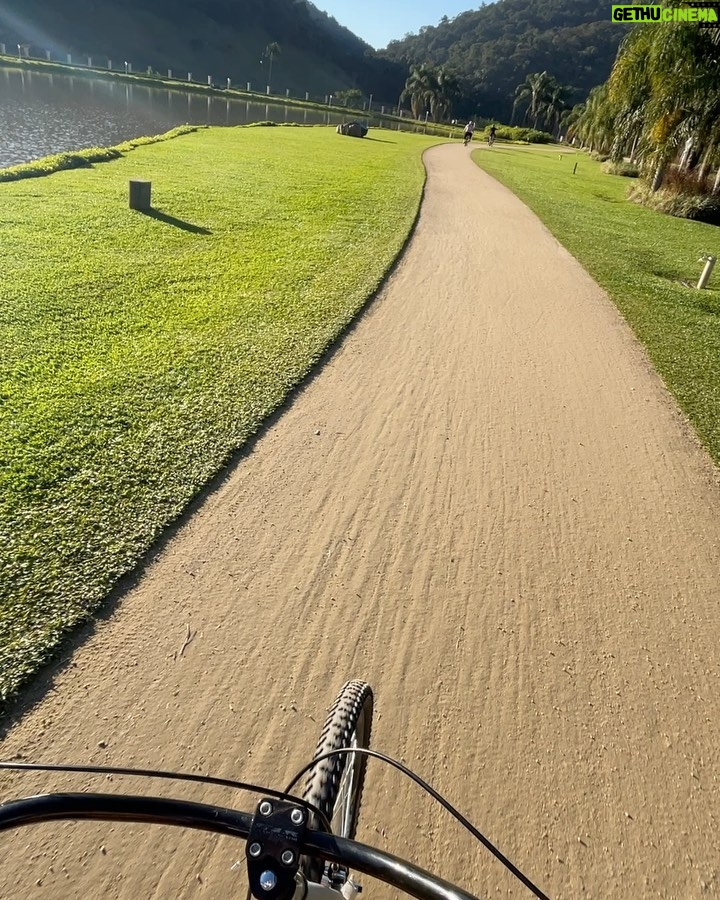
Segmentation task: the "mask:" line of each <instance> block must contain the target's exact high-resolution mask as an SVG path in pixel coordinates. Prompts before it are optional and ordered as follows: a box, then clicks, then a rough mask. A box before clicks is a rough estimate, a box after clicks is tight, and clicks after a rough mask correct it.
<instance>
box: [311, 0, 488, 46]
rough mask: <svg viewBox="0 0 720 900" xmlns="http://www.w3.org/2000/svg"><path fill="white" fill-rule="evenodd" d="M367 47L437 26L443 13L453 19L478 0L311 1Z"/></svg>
mask: <svg viewBox="0 0 720 900" xmlns="http://www.w3.org/2000/svg"><path fill="white" fill-rule="evenodd" d="M313 3H314V4H315V6H317V8H318V9H322V10H324V11H325V12H326V13H328V15H330V16H333V17H334V18H335V19H337V21H338V22H339V23H340V24H341V25H344V26H345V27H346V28H349V29H350V31H352V32H353V33H354V34H356V35H357V36H358V37H359V38H362V39H363V40H364V41H367V43H368V44H370V46H372V47H375V48H376V49H377V48H380V47H387V45H388V44H389V43H390V41H393V40H399V39H400V38H402V37H404V36H405V35H406V34H407V33H408V32H417V31H419V29H420V28H422V26H423V25H437V23H438V22H439V21H440V19H442V17H443V16H447V17H448V18H449V19H452V18H453V17H454V16H456V15H457V14H458V13H461V12H466V10H468V9H478V8H479V7H480V6H481V5H482V3H481V2H480V0H363V2H358V0H313Z"/></svg>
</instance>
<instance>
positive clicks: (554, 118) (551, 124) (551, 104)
mask: <svg viewBox="0 0 720 900" xmlns="http://www.w3.org/2000/svg"><path fill="white" fill-rule="evenodd" d="M550 79H551V80H550V81H549V83H548V85H547V98H546V100H545V110H546V112H545V125H546V126H547V127H548V128H550V129H551V130H552V131H554V132H555V133H556V135H557V133H559V131H560V120H561V118H562V115H563V113H564V112H566V110H567V109H568V103H567V98H568V94H569V93H570V89H569V88H566V87H564V86H563V85H562V84H560V83H559V82H558V81H557V80H556V79H555V78H553V76H552V75H551V76H550Z"/></svg>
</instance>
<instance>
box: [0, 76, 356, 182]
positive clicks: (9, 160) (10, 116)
mask: <svg viewBox="0 0 720 900" xmlns="http://www.w3.org/2000/svg"><path fill="white" fill-rule="evenodd" d="M266 120H272V121H274V122H296V123H300V124H306V125H319V124H328V125H334V124H336V123H338V122H340V121H342V120H343V117H342V115H341V114H339V113H331V112H327V113H324V112H319V111H316V110H306V109H294V108H293V107H288V106H285V105H284V104H269V103H268V104H266V103H250V102H249V101H247V102H246V101H244V100H226V99H225V98H224V97H222V96H217V95H215V96H203V95H202V94H198V93H189V92H186V91H182V90H166V89H164V88H152V87H144V86H141V85H133V84H129V83H123V82H114V81H107V80H105V79H102V78H97V79H93V78H77V77H71V76H67V75H48V74H41V73H37V72H29V71H27V70H26V69H5V68H0V168H4V167H5V166H12V165H16V164H17V163H22V162H29V161H30V160H33V159H39V158H40V157H42V156H48V155H49V154H50V153H59V152H60V151H62V150H79V149H81V148H83V147H110V146H113V145H114V144H119V143H121V142H122V141H125V140H128V139H130V138H134V137H140V136H141V135H152V134H160V133H162V132H163V131H167V130H168V129H170V128H174V127H175V126H176V125H184V124H186V123H188V124H191V125H246V124H248V123H250V122H262V121H266ZM371 124H372V123H371Z"/></svg>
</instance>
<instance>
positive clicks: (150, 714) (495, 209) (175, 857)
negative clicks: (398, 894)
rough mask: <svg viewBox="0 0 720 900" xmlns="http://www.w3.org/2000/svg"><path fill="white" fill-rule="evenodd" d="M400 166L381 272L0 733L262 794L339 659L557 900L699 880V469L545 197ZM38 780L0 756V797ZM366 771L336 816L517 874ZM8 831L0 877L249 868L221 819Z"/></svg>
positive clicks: (709, 672) (159, 874) (123, 877)
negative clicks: (403, 179) (542, 202)
mask: <svg viewBox="0 0 720 900" xmlns="http://www.w3.org/2000/svg"><path fill="white" fill-rule="evenodd" d="M425 159H426V164H427V167H428V173H429V176H428V184H427V191H426V197H425V200H424V203H423V207H422V213H421V217H420V220H419V224H418V228H417V231H416V233H415V235H414V237H413V239H412V242H411V244H410V245H409V247H408V249H407V252H406V254H405V256H404V258H403V260H402V262H401V263H400V265H399V266H398V268H397V269H396V271H395V273H394V274H393V276H392V277H391V278H390V279H389V281H388V283H387V285H386V287H385V288H384V290H383V291H382V293H381V295H380V296H379V297H378V298H377V300H376V301H375V302H374V303H373V304H372V306H371V308H370V309H369V311H368V312H367V313H366V314H365V315H364V316H363V317H362V318H361V320H360V321H359V323H358V324H357V326H356V327H355V328H354V329H353V330H352V332H351V333H350V334H349V335H348V336H347V338H346V339H345V341H344V342H343V345H342V346H341V347H340V349H339V350H338V351H337V352H336V353H335V354H334V355H333V356H332V359H331V360H330V361H329V362H328V363H327V364H326V365H325V366H324V367H323V369H322V371H321V372H320V373H319V374H318V375H317V377H315V378H314V379H313V380H312V381H310V382H309V384H308V385H307V386H306V387H305V388H304V389H303V390H302V392H301V393H300V394H299V395H298V396H296V397H295V399H294V401H293V402H292V404H291V405H290V406H289V407H288V408H287V409H286V410H285V411H284V412H283V414H282V415H281V416H279V417H277V419H276V420H275V421H274V422H273V423H272V424H271V426H270V427H269V428H268V429H267V430H266V431H265V433H264V434H263V435H262V436H261V437H260V439H259V440H258V441H257V442H256V443H255V444H254V446H253V448H252V451H251V452H250V453H249V454H247V455H246V456H245V457H244V458H243V459H242V460H241V461H240V462H239V464H238V465H237V466H236V467H235V468H234V470H233V471H232V472H230V473H229V474H228V477H227V478H226V479H225V481H224V482H223V483H222V485H221V486H219V487H218V489H217V490H215V491H214V492H213V493H212V495H211V496H209V497H208V498H207V499H206V501H205V502H204V503H203V504H202V506H201V508H200V509H199V510H198V511H197V512H196V513H195V514H194V515H193V516H191V517H189V519H188V521H187V522H186V524H184V525H183V527H182V528H181V529H179V531H178V533H177V534H176V535H175V537H174V538H173V539H172V540H171V541H170V542H169V543H168V544H167V545H166V546H165V547H164V548H163V549H162V551H160V552H159V553H158V554H157V556H156V558H155V559H154V560H153V561H152V563H151V564H150V565H149V566H148V567H147V570H146V572H145V573H144V575H143V577H142V578H141V579H140V580H139V583H138V584H137V586H136V587H134V588H133V589H132V590H131V591H130V592H129V593H128V594H127V596H126V597H125V598H124V599H123V601H122V604H121V606H120V608H119V609H118V611H117V613H116V614H115V615H114V616H113V617H112V618H111V619H110V620H109V621H107V622H104V623H102V624H101V625H99V626H98V628H97V631H96V633H95V634H94V635H93V636H92V638H90V639H89V640H88V641H87V642H86V643H85V644H84V645H83V646H82V647H81V648H80V649H79V650H78V651H77V652H76V653H75V655H74V657H73V660H72V663H71V665H70V666H68V667H66V668H65V669H64V670H62V671H59V672H58V674H57V676H56V677H55V679H54V682H53V690H52V691H51V692H50V693H49V694H48V696H47V697H46V699H45V700H44V701H43V702H42V703H40V704H38V705H37V706H36V707H35V708H34V709H33V710H31V711H30V712H29V713H28V714H27V715H26V716H25V717H24V718H23V720H22V721H21V722H20V723H19V724H18V725H17V726H16V727H14V729H13V730H12V731H11V732H10V734H9V735H8V736H7V738H6V739H5V741H4V743H3V746H2V756H3V757H4V758H6V759H7V758H10V757H12V756H14V755H15V754H17V753H21V754H22V755H23V756H24V757H25V758H26V759H27V758H32V759H39V760H51V761H76V762H80V761H94V762H97V763H103V762H107V763H113V764H128V765H129V764H135V765H141V764H147V765H152V766H154V767H165V768H178V769H184V770H190V771H203V772H205V771H210V772H213V773H214V774H218V775H224V776H226V777H233V776H243V777H245V778H247V779H256V780H266V781H269V782H270V783H272V784H273V785H275V786H282V785H283V784H284V783H285V781H286V780H287V776H288V775H289V774H291V772H292V771H293V770H294V769H295V768H296V767H297V766H299V765H300V764H301V763H302V762H304V761H305V760H306V758H307V757H308V755H309V754H310V753H311V751H312V748H313V747H314V742H315V739H316V735H317V730H318V726H319V723H320V721H321V720H322V718H323V716H324V711H325V708H326V707H327V705H328V704H329V703H330V702H331V700H332V698H333V697H334V694H335V692H336V691H337V689H338V688H339V686H340V685H341V684H342V682H343V681H344V680H345V679H346V678H347V677H360V678H365V679H367V680H368V681H370V682H371V683H372V684H373V686H374V688H375V691H376V709H377V718H376V723H375V731H374V746H375V747H376V748H378V749H382V750H385V751H386V752H388V753H390V754H392V755H396V756H398V757H401V758H402V759H404V760H406V761H407V762H408V763H409V764H410V765H411V766H412V767H414V768H416V769H417V770H418V771H419V772H420V773H421V774H424V775H425V776H427V777H429V778H430V780H431V781H432V782H433V783H434V785H435V786H436V787H437V788H438V789H440V790H441V791H442V792H443V793H445V794H446V795H447V796H448V797H449V798H450V799H451V800H454V801H455V802H457V803H458V804H459V805H460V807H461V808H462V809H463V810H464V811H466V812H467V813H468V814H469V815H470V816H471V818H472V819H473V820H474V821H476V822H477V823H478V825H479V826H480V827H481V828H482V829H483V830H484V831H485V832H486V833H487V835H488V836H489V837H490V839H491V840H494V841H495V842H496V843H498V844H499V846H500V847H501V849H502V850H503V851H504V852H506V853H507V854H508V855H509V856H510V857H511V858H512V859H513V860H514V861H515V862H516V863H517V864H518V865H519V866H520V867H521V868H523V869H525V870H526V871H527V872H528V874H529V875H531V877H533V878H534V879H535V880H536V881H537V882H538V883H539V884H540V886H541V887H543V888H544V889H545V890H546V891H547V892H548V893H549V894H550V895H551V896H554V897H579V896H587V897H597V898H606V897H675V898H687V897H700V896H707V895H715V894H717V893H719V892H720V876H718V869H719V868H720V827H719V824H718V816H720V781H719V773H720V766H719V764H718V763H719V755H720V750H719V746H720V744H719V742H718V738H717V727H718V722H720V691H718V649H717V648H718V642H719V639H720V625H719V623H718V608H719V605H720V603H719V601H720V578H719V577H718V575H719V573H720V550H719V549H718V548H720V489H719V488H718V483H717V480H716V474H715V470H714V468H713V466H712V463H711V462H710V460H709V458H708V457H707V455H706V454H705V452H704V451H703V450H702V449H701V448H700V447H699V446H698V444H697V442H696V440H695V439H694V437H693V436H692V435H691V434H690V432H689V430H688V428H687V426H686V424H685V422H684V420H683V419H682V417H681V416H680V415H679V413H678V412H677V410H676V408H675V406H674V404H673V402H672V400H671V398H670V397H669V396H668V394H667V392H666V390H665V389H664V387H663V385H662V383H661V382H660V380H659V379H658V377H657V376H656V375H655V374H654V372H653V371H652V369H651V367H650V366H649V364H648V362H647V361H646V358H645V356H644V354H643V352H642V351H641V349H640V348H639V346H638V345H637V343H636V342H635V340H634V338H633V337H632V335H631V334H630V332H629V330H628V328H627V327H626V325H625V324H624V322H623V321H622V320H621V318H620V317H619V316H618V314H617V313H616V311H615V309H614V307H613V306H612V305H611V304H610V302H609V301H608V300H607V298H606V297H605V295H604V294H603V293H602V292H601V291H600V290H599V289H598V287H597V286H596V285H595V284H594V282H593V281H591V279H590V278H589V277H588V276H587V275H586V274H585V273H584V271H583V270H582V269H581V268H580V267H579V266H578V264H577V263H576V262H575V261H574V260H573V259H572V258H571V257H570V256H569V255H568V254H567V252H566V251H565V250H563V249H562V248H561V247H560V246H559V245H558V244H557V242H556V241H555V240H554V239H553V238H552V237H551V236H550V234H549V233H548V232H547V231H546V230H545V229H544V228H543V226H542V225H541V224H540V223H539V222H538V220H537V219H536V218H535V217H534V216H533V215H532V214H531V213H530V212H529V211H528V210H527V209H526V208H525V207H524V206H523V205H522V204H521V203H520V202H519V201H518V200H517V199H515V198H514V197H513V196H512V195H511V194H510V193H509V192H507V191H506V190H505V189H504V188H502V187H500V186H499V185H498V184H497V183H495V182H494V181H493V180H492V179H490V178H489V177H487V176H486V175H484V174H483V173H482V172H480V171H479V170H478V169H477V168H476V167H475V166H474V165H473V163H472V162H471V160H470V157H469V153H468V151H466V150H464V149H463V148H462V147H460V146H457V145H452V146H451V145H447V146H442V147H437V148H434V149H432V150H431V151H429V152H428V153H427V154H426V157H425ZM188 628H189V629H190V635H191V640H190V642H189V643H187V645H186V646H184V649H183V652H182V653H180V650H181V648H183V645H184V644H185V642H186V636H187V634H188ZM50 783H51V782H49V781H48V779H46V778H41V777H34V776H32V777H28V776H24V777H23V778H22V779H20V778H17V777H12V778H10V777H3V779H2V781H1V782H0V784H1V785H2V797H3V798H8V797H10V796H17V795H18V793H25V794H29V793H32V792H33V791H35V790H37V789H38V788H45V787H47V786H48V785H49V784H50ZM52 784H53V785H55V786H58V785H62V786H63V787H69V788H73V789H77V788H78V787H79V786H84V785H88V786H89V785H94V786H95V787H96V788H97V789H100V790H104V789H108V784H107V783H106V782H105V781H104V780H101V781H100V782H99V783H98V781H97V780H95V781H93V780H92V779H90V778H79V777H77V778H71V777H67V778H63V779H62V780H60V779H55V780H54V781H53V782H52ZM124 786H125V787H127V788H130V789H132V790H134V791H136V792H140V791H149V792H152V791H155V792H160V791H164V792H165V793H168V792H169V793H171V794H173V793H174V794H176V795H184V796H188V797H190V798H195V799H198V798H204V799H208V800H213V801H217V802H221V803H226V804H228V805H230V804H232V803H233V802H236V800H235V798H234V796H233V795H232V794H230V793H229V792H227V791H222V790H219V789H215V790H212V789H211V790H202V791H199V790H195V789H190V790H188V789H187V788H183V787H182V786H180V787H179V788H178V789H177V790H175V791H173V790H172V788H168V787H166V786H163V785H157V784H151V785H149V786H148V785H142V784H138V783H136V782H131V783H129V784H127V783H126V784H124ZM117 787H119V785H118V779H113V780H112V784H111V785H110V789H115V788H117ZM366 796H367V804H366V806H365V813H364V823H365V824H364V827H363V829H362V830H361V833H360V835H359V836H360V837H361V838H362V839H365V840H367V841H368V842H370V843H379V844H381V845H383V846H385V847H386V848H387V849H389V850H392V851H394V852H397V853H400V854H401V855H404V854H407V855H408V856H409V857H410V858H412V859H415V860H416V861H418V862H419V863H421V864H422V865H424V866H426V867H428V868H431V869H434V870H435V871H437V872H438V873H439V874H442V875H444V876H446V877H448V878H451V879H455V880H457V881H458V882H459V883H461V884H463V885H464V886H466V887H468V888H469V889H471V890H473V891H474V892H475V893H477V894H479V895H480V896H486V895H487V896H495V895H496V894H497V893H499V894H504V895H512V896H516V897H524V896H529V895H528V894H527V892H525V890H524V889H523V888H522V887H521V886H520V885H519V884H518V883H517V882H514V881H513V879H512V878H511V877H510V876H508V875H506V874H504V873H503V871H502V870H501V868H500V865H499V864H498V863H497V862H495V861H494V860H493V859H492V858H491V857H489V855H488V854H487V853H486V852H485V851H484V850H482V848H476V847H475V846H474V845H473V844H472V842H471V841H470V839H466V838H465V837H464V836H463V835H462V833H461V832H460V831H459V830H458V829H457V828H456V827H455V826H454V825H453V824H452V822H450V821H449V820H448V818H447V817H446V815H445V814H444V813H442V811H440V810H438V809H436V808H435V807H434V806H433V804H432V803H431V802H430V801H426V800H425V799H423V798H422V796H420V795H419V793H418V792H417V791H416V789H414V788H412V787H408V786H406V785H405V784H403V783H402V782H401V781H399V779H398V778H397V777H396V776H395V775H394V774H388V773H386V772H385V771H384V770H383V768H382V767H381V766H380V765H379V764H377V765H376V764H373V763H371V765H370V768H369V787H368V789H367V791H366ZM241 805H242V806H243V807H245V808H247V807H248V806H250V802H249V800H248V798H242V801H241ZM1 840H2V857H1V858H2V868H1V870H0V896H1V897H36V896H37V897H83V898H85V897H99V896H103V897H123V898H140V897H182V898H184V897H195V896H208V897H209V896H214V897H228V896H232V895H234V893H235V890H237V892H238V895H240V890H241V885H242V882H243V879H242V877H241V876H238V874H237V872H234V871H232V870H231V865H232V863H233V862H234V860H235V859H237V858H239V857H240V856H241V852H242V847H241V846H239V845H237V844H234V843H232V842H230V841H229V840H228V839H216V838H213V837H207V836H204V835H195V836H194V835H187V834H185V833H180V832H176V831H171V830H169V829H159V828H152V827H150V828H146V829H141V828H137V827H131V826H120V825H118V826H113V827H110V826H98V825H89V824H78V825H66V826H52V827H51V826H43V827H42V828H35V829H25V830H23V831H21V832H19V833H17V835H15V836H13V837H8V836H3V837H2V839H1ZM236 885H237V888H236V887H235V886H236ZM367 888H370V886H369V885H368V886H367ZM375 893H378V891H375ZM386 894H387V892H385V893H383V892H382V891H380V895H386Z"/></svg>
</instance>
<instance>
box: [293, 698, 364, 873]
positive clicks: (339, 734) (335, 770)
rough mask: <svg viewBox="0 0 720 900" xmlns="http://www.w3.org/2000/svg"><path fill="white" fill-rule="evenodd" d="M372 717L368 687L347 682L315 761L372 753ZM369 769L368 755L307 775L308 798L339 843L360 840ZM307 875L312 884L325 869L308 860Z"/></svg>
mask: <svg viewBox="0 0 720 900" xmlns="http://www.w3.org/2000/svg"><path fill="white" fill-rule="evenodd" d="M372 714H373V692H372V689H371V687H370V685H369V684H366V683H365V682H364V681H348V682H347V683H346V684H345V685H344V686H343V687H342V689H341V691H340V693H339V694H338V695H337V697H336V699H335V702H334V703H333V705H332V706H331V707H330V710H329V711H328V715H327V718H326V720H325V724H324V726H323V728H322V731H321V732H320V738H319V740H318V743H317V748H316V750H315V755H314V756H313V759H317V758H318V757H320V756H322V755H323V754H325V753H330V752H331V751H333V750H342V749H346V748H348V749H351V748H352V747H361V748H367V747H368V746H369V744H370V732H371V730H372ZM366 768H367V756H365V754H361V753H340V754H338V755H337V756H331V757H329V758H328V759H323V760H321V761H320V762H319V763H318V764H317V765H316V766H314V768H313V769H311V771H310V774H309V775H308V779H307V781H306V783H305V788H304V790H303V798H304V799H305V800H307V801H308V803H312V804H313V805H314V806H317V808H318V809H319V810H320V811H321V812H322V813H324V814H325V816H327V818H328V820H329V821H330V824H331V826H332V832H333V834H335V835H337V836H338V837H343V838H348V839H349V840H352V839H353V838H354V837H355V832H356V830H357V824H358V817H359V815H360V803H361V800H362V791H363V785H364V783H365V769H366ZM316 825H319V823H316ZM304 869H305V874H306V875H307V877H308V878H309V879H310V880H311V881H319V880H320V878H321V877H322V872H323V864H322V863H321V862H320V861H318V860H314V859H307V860H306V862H305V866H304Z"/></svg>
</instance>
